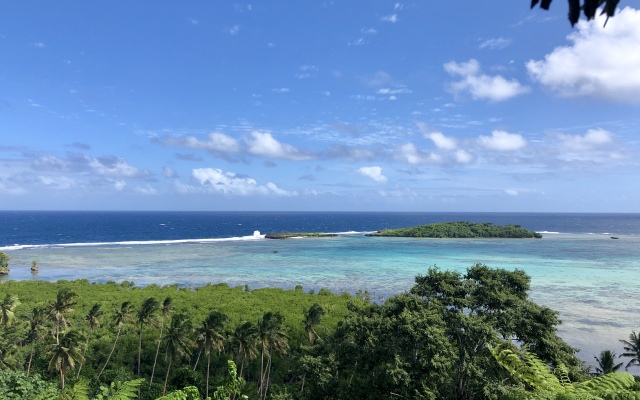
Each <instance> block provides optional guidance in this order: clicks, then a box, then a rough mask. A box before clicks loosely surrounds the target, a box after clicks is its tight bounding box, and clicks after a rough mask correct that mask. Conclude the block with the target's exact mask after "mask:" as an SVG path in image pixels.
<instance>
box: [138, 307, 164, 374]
mask: <svg viewBox="0 0 640 400" xmlns="http://www.w3.org/2000/svg"><path fill="white" fill-rule="evenodd" d="M159 308H160V303H159V302H158V300H156V299H155V298H153V297H149V298H147V299H145V300H144V301H143V302H142V305H141V306H140V309H139V310H138V313H137V315H136V317H137V318H136V320H137V323H138V325H139V326H140V335H139V338H138V376H140V356H141V354H142V328H143V327H144V325H145V324H146V323H149V322H150V321H152V320H153V319H154V318H155V315H154V314H155V313H156V311H158V309H159Z"/></svg>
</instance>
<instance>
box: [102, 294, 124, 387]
mask: <svg viewBox="0 0 640 400" xmlns="http://www.w3.org/2000/svg"><path fill="white" fill-rule="evenodd" d="M129 319H131V302H130V301H125V302H124V303H122V305H121V306H120V309H119V310H118V309H116V310H115V311H114V314H113V316H112V317H111V323H112V324H113V325H114V326H115V327H116V328H118V333H116V340H114V341H113V347H112V348H111V352H110V353H109V357H107V361H106V362H105V363H104V367H102V370H101V371H100V373H99V374H98V378H100V376H101V375H102V373H103V372H104V369H105V368H107V364H109V360H110V359H111V355H112V354H113V351H114V350H115V348H116V344H117V343H118V338H119V337H120V332H122V328H123V327H124V325H125V324H126V323H127V322H129Z"/></svg>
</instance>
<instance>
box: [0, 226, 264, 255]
mask: <svg viewBox="0 0 640 400" xmlns="http://www.w3.org/2000/svg"><path fill="white" fill-rule="evenodd" d="M264 236H265V235H262V234H260V231H254V232H253V235H251V236H234V237H229V238H214V239H206V238H205V239H178V240H131V241H123V242H87V243H58V244H14V245H13V246H5V247H0V251H12V250H23V249H45V248H66V247H104V246H135V245H154V244H165V245H171V244H185V243H216V242H229V241H241V240H259V239H264Z"/></svg>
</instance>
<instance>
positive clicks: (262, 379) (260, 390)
mask: <svg viewBox="0 0 640 400" xmlns="http://www.w3.org/2000/svg"><path fill="white" fill-rule="evenodd" d="M264 375H265V374H264V345H263V346H262V351H261V352H260V388H259V389H258V398H259V399H262V394H263V393H262V391H263V389H264Z"/></svg>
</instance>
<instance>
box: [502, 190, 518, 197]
mask: <svg viewBox="0 0 640 400" xmlns="http://www.w3.org/2000/svg"><path fill="white" fill-rule="evenodd" d="M504 193H505V194H507V195H508V196H514V197H515V196H517V195H518V194H519V193H518V191H517V190H515V189H505V190H504Z"/></svg>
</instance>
